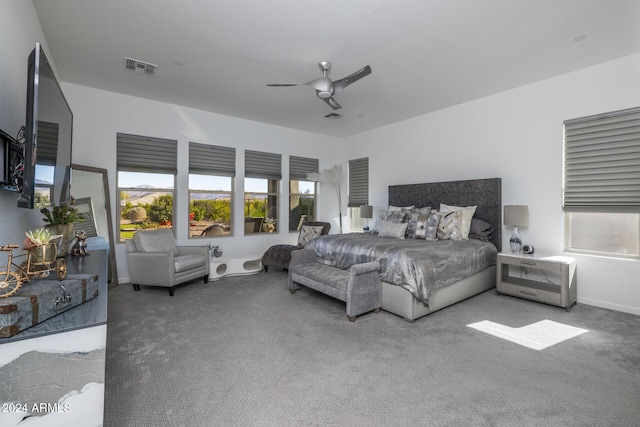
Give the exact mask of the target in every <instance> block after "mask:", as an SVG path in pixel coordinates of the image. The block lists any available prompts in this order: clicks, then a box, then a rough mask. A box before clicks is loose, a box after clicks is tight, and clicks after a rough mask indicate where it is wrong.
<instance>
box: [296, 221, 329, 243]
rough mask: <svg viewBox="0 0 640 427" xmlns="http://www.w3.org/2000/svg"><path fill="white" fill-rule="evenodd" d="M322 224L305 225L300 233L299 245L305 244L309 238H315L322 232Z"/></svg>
mask: <svg viewBox="0 0 640 427" xmlns="http://www.w3.org/2000/svg"><path fill="white" fill-rule="evenodd" d="M322 229H323V227H322V226H321V225H303V226H302V228H301V229H300V234H299V235H298V246H304V245H306V244H307V243H309V240H312V239H315V238H316V237H319V236H320V235H321V234H322Z"/></svg>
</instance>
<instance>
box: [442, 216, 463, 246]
mask: <svg viewBox="0 0 640 427" xmlns="http://www.w3.org/2000/svg"><path fill="white" fill-rule="evenodd" d="M461 227H462V211H453V212H448V213H442V212H441V217H440V223H439V224H438V233H437V235H438V239H441V240H462V231H461Z"/></svg>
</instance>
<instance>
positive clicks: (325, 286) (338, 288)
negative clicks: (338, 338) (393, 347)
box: [289, 249, 382, 322]
mask: <svg viewBox="0 0 640 427" xmlns="http://www.w3.org/2000/svg"><path fill="white" fill-rule="evenodd" d="M379 270H380V264H379V263H378V262H367V263H363V264H356V265H354V266H352V267H351V268H350V269H349V270H342V269H340V268H336V267H331V266H329V265H325V264H321V263H319V262H318V261H317V259H316V251H315V250H314V249H300V250H296V251H293V252H292V253H291V264H290V266H289V291H290V292H291V293H292V294H294V293H295V292H296V290H297V289H300V287H299V286H298V284H300V285H304V286H306V287H308V288H311V289H314V290H316V291H318V292H322V293H323V294H325V295H329V296H331V297H334V298H336V299H339V300H340V301H344V302H346V303H347V317H348V318H349V320H350V321H351V322H354V321H355V320H356V316H359V315H361V314H363V313H368V312H370V311H375V312H376V313H377V312H378V311H380V306H381V305H382V283H381V282H380V274H379Z"/></svg>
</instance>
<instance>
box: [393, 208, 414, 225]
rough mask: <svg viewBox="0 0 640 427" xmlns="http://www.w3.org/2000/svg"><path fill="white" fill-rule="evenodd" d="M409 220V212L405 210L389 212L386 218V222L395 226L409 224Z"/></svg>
mask: <svg viewBox="0 0 640 427" xmlns="http://www.w3.org/2000/svg"><path fill="white" fill-rule="evenodd" d="M410 219H411V211H410V210H405V209H403V210H400V211H393V212H389V216H388V217H387V221H391V222H394V223H396V224H401V223H403V222H409V220H410Z"/></svg>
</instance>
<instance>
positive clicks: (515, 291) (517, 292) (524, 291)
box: [499, 282, 565, 307]
mask: <svg viewBox="0 0 640 427" xmlns="http://www.w3.org/2000/svg"><path fill="white" fill-rule="evenodd" d="M499 292H500V293H503V294H507V295H512V296H516V297H520V298H526V299H530V300H534V301H538V302H543V303H546V304H553V305H557V306H560V307H564V306H565V304H563V302H562V295H561V294H560V289H559V288H558V291H557V292H553V291H550V290H545V289H540V288H539V287H537V286H536V285H532V284H530V285H529V286H521V285H516V284H513V283H508V282H502V283H501V284H500V286H499Z"/></svg>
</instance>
